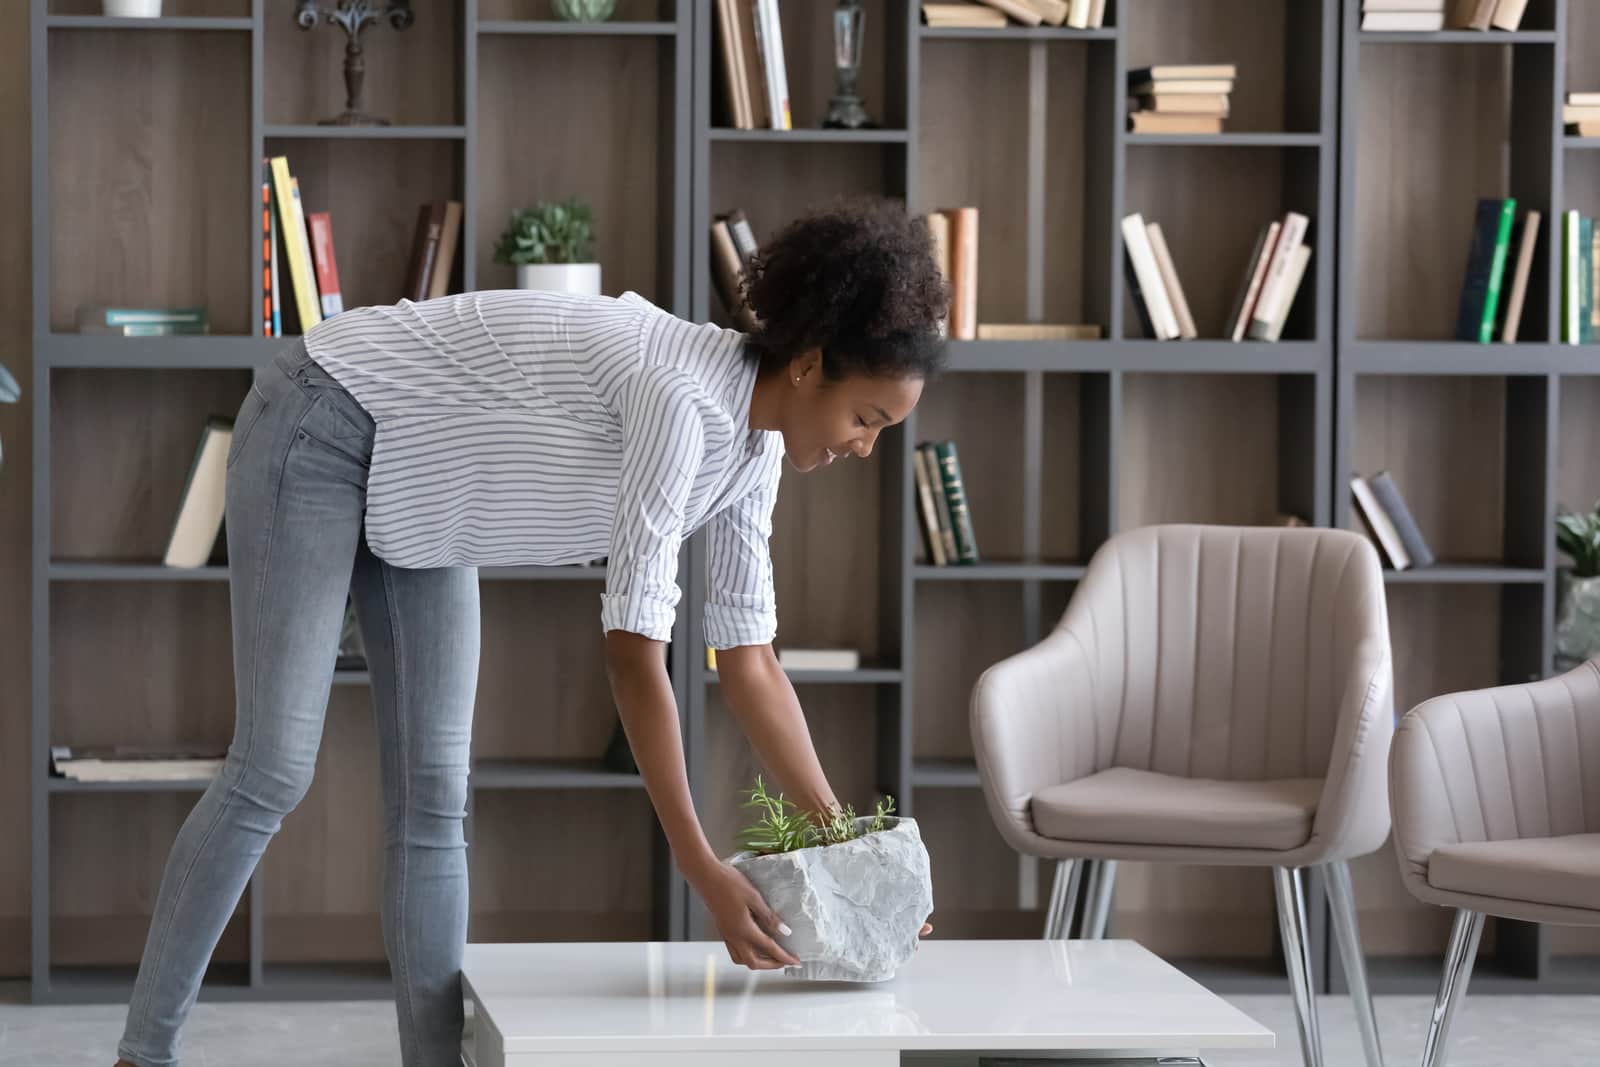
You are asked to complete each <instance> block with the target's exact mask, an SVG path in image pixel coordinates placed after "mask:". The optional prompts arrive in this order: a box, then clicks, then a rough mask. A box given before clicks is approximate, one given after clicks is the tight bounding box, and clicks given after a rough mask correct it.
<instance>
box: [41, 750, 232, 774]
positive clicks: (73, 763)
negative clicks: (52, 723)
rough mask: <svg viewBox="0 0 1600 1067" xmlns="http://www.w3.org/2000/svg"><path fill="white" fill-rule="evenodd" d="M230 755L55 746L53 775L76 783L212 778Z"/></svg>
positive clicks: (184, 751) (221, 751) (51, 756)
mask: <svg viewBox="0 0 1600 1067" xmlns="http://www.w3.org/2000/svg"><path fill="white" fill-rule="evenodd" d="M226 755H227V753H226V752H225V751H223V750H220V749H215V748H208V747H198V746H196V747H174V748H166V749H158V748H149V747H142V746H127V745H87V746H85V745H51V746H50V773H51V775H52V776H54V777H56V778H65V779H68V780H69V781H74V782H173V781H190V780H193V779H196V778H211V777H214V776H215V775H216V773H217V772H218V771H220V770H221V769H222V761H223V759H224V758H225V757H226Z"/></svg>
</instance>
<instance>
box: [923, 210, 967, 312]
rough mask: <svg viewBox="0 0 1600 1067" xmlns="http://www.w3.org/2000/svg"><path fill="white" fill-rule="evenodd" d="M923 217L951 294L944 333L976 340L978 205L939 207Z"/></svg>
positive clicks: (935, 255) (934, 255)
mask: <svg viewBox="0 0 1600 1067" xmlns="http://www.w3.org/2000/svg"><path fill="white" fill-rule="evenodd" d="M922 221H923V223H924V224H925V225H926V226H927V227H928V235H929V237H930V239H931V240H932V242H933V257H934V259H935V261H937V263H938V264H939V271H940V273H941V274H943V275H944V281H945V286H946V288H947V289H948V290H949V295H950V306H949V311H948V313H947V314H946V316H945V321H944V323H943V325H942V328H943V330H944V334H945V336H947V337H950V338H952V339H954V340H957V341H971V340H974V339H975V338H976V337H977V336H978V209H977V208H975V207H971V206H964V207H951V208H940V209H938V210H935V211H930V212H927V213H926V214H924V215H923V216H922Z"/></svg>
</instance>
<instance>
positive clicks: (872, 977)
mask: <svg viewBox="0 0 1600 1067" xmlns="http://www.w3.org/2000/svg"><path fill="white" fill-rule="evenodd" d="M745 806H746V807H752V808H755V809H757V811H758V812H759V815H758V816H757V817H756V819H755V821H754V822H752V823H751V824H750V825H749V826H747V827H746V828H745V829H744V831H743V832H741V833H740V835H739V845H740V848H741V851H740V852H738V853H737V854H736V855H734V856H733V857H732V858H730V859H729V861H728V862H729V863H730V864H731V865H732V866H733V867H734V868H735V869H736V870H738V871H740V872H742V873H743V874H744V876H745V877H746V878H748V879H750V882H751V884H752V885H754V886H755V887H756V889H757V890H759V891H760V893H761V896H762V899H764V900H765V901H766V902H767V906H768V907H770V908H771V909H772V910H773V911H775V912H776V913H777V914H778V915H779V917H781V918H782V919H783V921H784V922H785V923H786V924H788V926H789V929H790V931H791V932H790V933H789V934H787V935H784V936H783V937H781V938H780V944H782V945H783V947H784V948H785V949H787V950H788V951H789V953H790V954H791V955H793V956H794V957H795V958H796V959H798V960H799V961H800V964H801V965H800V966H799V967H789V968H787V969H786V970H787V972H788V973H789V974H791V975H795V976H797V977H800V978H807V979H814V980H837V981H848V982H881V981H885V980H887V979H890V978H893V977H894V974H895V971H896V970H897V969H898V968H899V967H900V965H901V964H903V963H905V962H906V961H907V960H909V959H910V958H911V957H912V956H913V955H914V954H915V953H916V951H917V943H918V939H919V938H920V937H921V931H922V926H923V923H924V922H925V921H926V920H927V918H928V916H929V915H931V914H932V913H933V881H932V877H931V875H930V872H929V865H928V850H927V848H926V847H924V845H923V843H922V835H921V834H920V833H919V832H918V830H917V824H916V821H915V820H914V819H908V818H899V817H895V816H892V815H891V814H890V813H891V812H892V811H893V810H894V798H892V797H884V798H883V799H882V800H880V801H878V804H877V808H876V810H875V811H874V812H873V814H872V815H870V816H857V815H856V813H855V811H854V810H853V809H852V808H851V807H850V806H849V805H848V804H847V805H845V806H844V807H843V808H842V809H835V810H834V811H832V812H830V813H828V814H827V815H826V817H824V818H822V819H820V820H819V819H818V818H816V817H813V816H812V815H811V814H809V813H804V812H800V811H798V810H796V808H795V806H794V805H793V804H792V803H791V802H789V801H788V800H785V799H784V797H783V795H782V794H781V793H780V794H779V795H778V796H776V797H774V796H772V795H771V794H770V793H768V792H767V789H766V786H765V785H764V784H763V783H762V781H761V778H760V777H759V776H757V778H756V784H755V788H754V789H752V790H750V798H749V800H748V801H747V802H746V803H745Z"/></svg>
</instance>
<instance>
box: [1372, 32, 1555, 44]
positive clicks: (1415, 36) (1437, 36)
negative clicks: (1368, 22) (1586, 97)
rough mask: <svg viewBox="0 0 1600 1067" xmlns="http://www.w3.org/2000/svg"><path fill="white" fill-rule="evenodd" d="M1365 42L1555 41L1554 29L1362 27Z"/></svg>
mask: <svg viewBox="0 0 1600 1067" xmlns="http://www.w3.org/2000/svg"><path fill="white" fill-rule="evenodd" d="M1356 36H1357V37H1358V38H1359V39H1360V41H1361V43H1362V44H1364V45H1368V44H1490V45H1493V44H1539V45H1553V44H1555V43H1556V33H1555V31H1554V30H1517V31H1516V32H1515V33H1507V32H1505V31H1503V30H1496V31H1493V32H1480V31H1478V30H1438V31H1435V32H1424V33H1415V32H1413V33H1384V32H1379V31H1375V30H1363V31H1360V32H1358V33H1357V34H1356Z"/></svg>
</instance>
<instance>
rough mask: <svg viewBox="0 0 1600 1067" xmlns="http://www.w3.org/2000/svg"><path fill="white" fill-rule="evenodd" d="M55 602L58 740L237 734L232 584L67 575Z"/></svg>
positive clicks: (223, 739)
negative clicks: (90, 579) (106, 580)
mask: <svg viewBox="0 0 1600 1067" xmlns="http://www.w3.org/2000/svg"><path fill="white" fill-rule="evenodd" d="M50 609H51V610H50V650H51V663H50V704H51V710H50V716H51V738H50V740H51V743H53V744H58V745H67V744H70V745H169V744H185V745H187V744H198V745H207V746H219V747H223V748H225V747H226V746H227V744H228V742H229V741H230V740H232V738H233V720H234V698H233V669H232V665H233V645H232V640H231V636H230V627H229V625H228V587H227V585H226V584H224V583H221V582H165V583H163V582H149V583H146V582H136V583H135V582H129V583H114V584H95V583H79V582H71V583H59V584H57V585H55V586H54V587H53V588H52V589H51V596H50Z"/></svg>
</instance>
